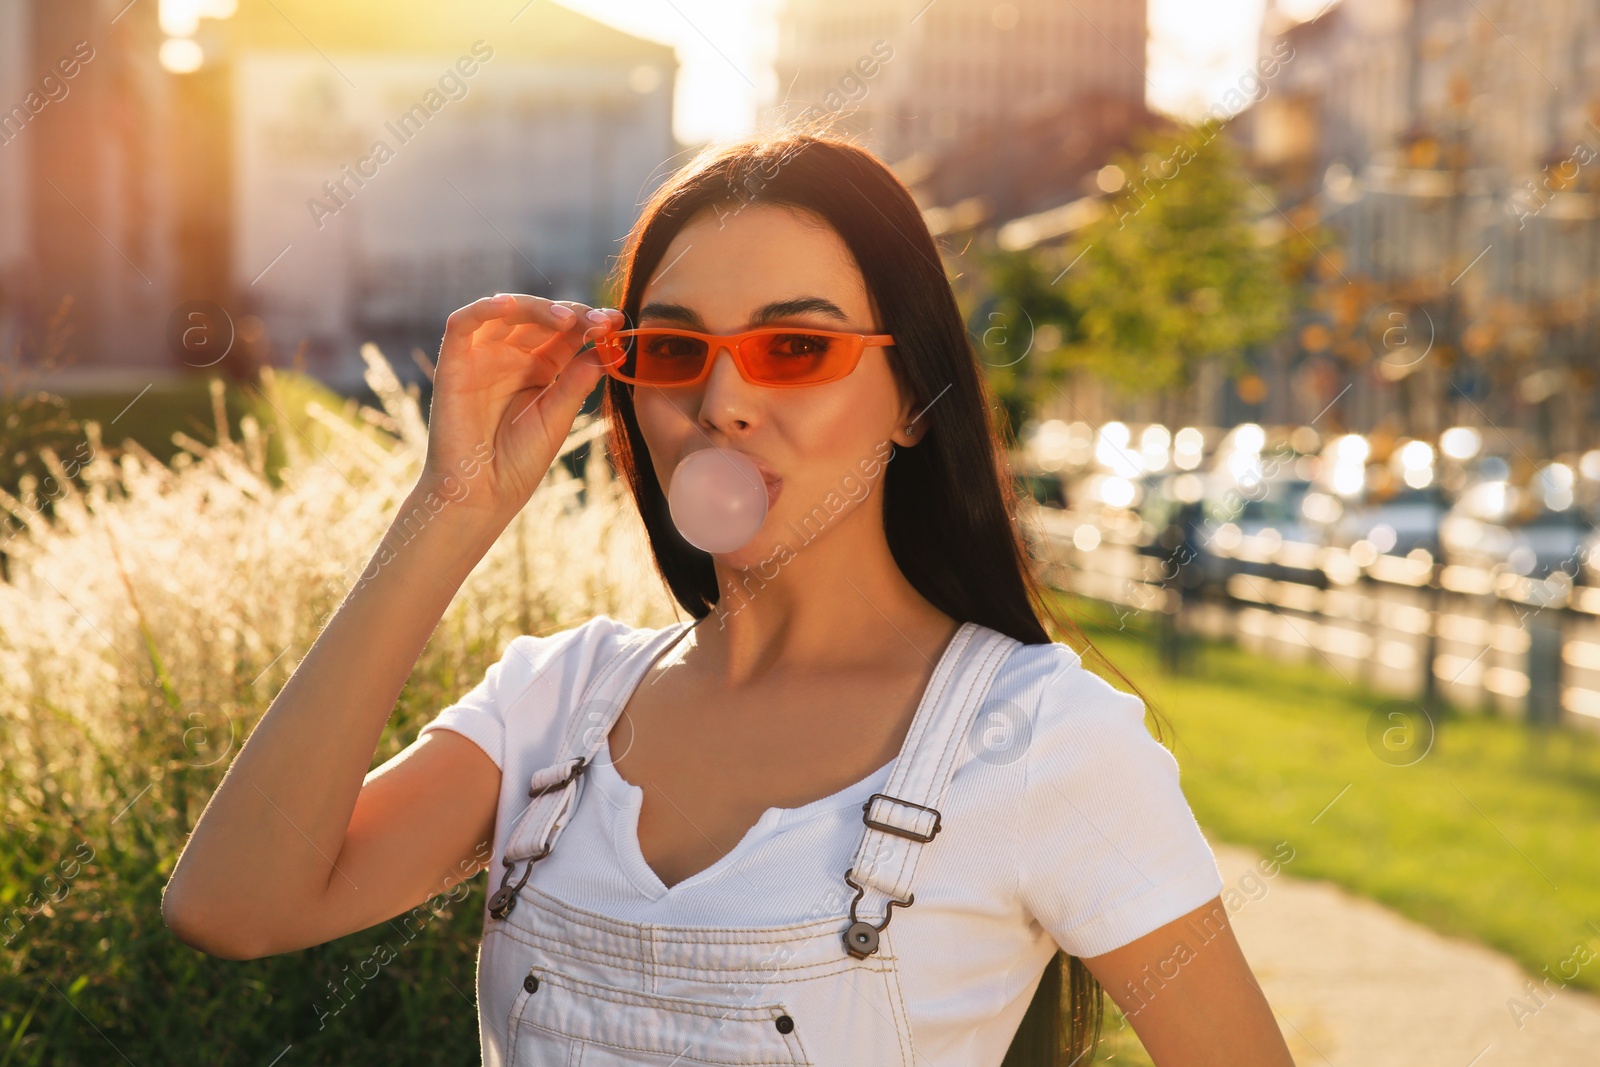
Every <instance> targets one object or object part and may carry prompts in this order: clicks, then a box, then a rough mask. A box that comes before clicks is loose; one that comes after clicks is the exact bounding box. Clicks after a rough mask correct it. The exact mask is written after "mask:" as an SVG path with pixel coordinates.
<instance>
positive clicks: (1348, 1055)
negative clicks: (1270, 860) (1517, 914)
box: [1213, 844, 1600, 1067]
mask: <svg viewBox="0 0 1600 1067" xmlns="http://www.w3.org/2000/svg"><path fill="white" fill-rule="evenodd" d="M1213 850H1214V851H1215V852H1216V855H1217V865H1218V866H1219V867H1220V868H1221V869H1222V877H1223V882H1224V885H1225V887H1232V888H1234V889H1237V890H1238V891H1239V892H1240V894H1241V895H1242V897H1243V898H1244V902H1243V903H1242V904H1240V905H1239V906H1238V908H1237V910H1236V911H1235V912H1234V913H1233V915H1232V917H1231V921H1232V923H1233V926H1234V931H1235V933H1236V934H1237V936H1238V938H1239V943H1240V944H1241V945H1242V946H1243V947H1244V952H1245V956H1246V958H1247V959H1249V961H1250V966H1251V968H1252V969H1253V970H1254V971H1255V973H1256V977H1257V978H1259V979H1260V981H1261V987H1262V989H1264V990H1265V991H1266V994H1267V999H1268V1000H1269V1001H1270V1002H1271V1003H1272V1007H1273V1009H1274V1010H1275V1011H1277V1013H1278V1018H1279V1021H1280V1023H1281V1024H1282V1029H1283V1031H1284V1034H1285V1036H1286V1037H1287V1039H1288V1041H1289V1047H1290V1049H1291V1050H1292V1051H1293V1053H1294V1059H1295V1063H1296V1064H1298V1065H1299V1067H1469V1065H1470V1067H1518V1065H1527V1067H1568V1065H1572V1067H1597V1065H1600V998H1596V997H1594V996H1591V995H1589V994H1585V993H1579V992H1577V991H1575V990H1572V989H1561V990H1558V991H1557V992H1556V993H1555V994H1554V995H1553V996H1550V995H1547V994H1545V992H1544V991H1543V990H1542V989H1541V990H1538V992H1539V994H1540V996H1541V997H1542V998H1543V999H1544V1006H1543V1007H1542V1008H1538V1007H1537V1001H1535V1000H1533V999H1531V998H1530V996H1529V993H1528V990H1527V988H1526V983H1527V982H1528V981H1529V980H1530V979H1532V978H1533V977H1534V976H1533V975H1531V974H1528V973H1525V972H1524V971H1523V970H1522V969H1521V968H1520V967H1519V966H1518V965H1517V964H1515V963H1513V962H1511V961H1510V960H1509V959H1507V958H1506V957H1504V956H1502V955H1500V954H1499V953H1498V952H1494V951H1492V950H1491V949H1487V948H1484V947H1482V946H1481V945H1476V944H1473V943H1471V942H1467V941H1460V940H1456V939H1453V938H1447V937H1444V936H1441V935H1440V934H1436V933H1434V932H1433V931H1432V930H1429V929H1427V928H1426V927H1423V926H1419V925H1418V924H1416V923H1414V922H1412V921H1411V920H1409V919H1405V918H1401V917H1400V916H1399V915H1397V914H1395V913H1394V912H1392V911H1390V910H1389V909H1387V908H1385V907H1383V906H1382V905H1379V904H1374V903H1372V902H1371V901H1369V900H1364V899H1362V898H1360V897H1356V896H1352V895H1351V894H1349V893H1347V892H1345V891H1344V890H1342V889H1339V888H1337V887H1336V886H1333V885H1331V884H1330V883H1327V882H1310V881H1302V880H1299V879H1296V878H1295V877H1293V873H1292V872H1293V870H1294V865H1293V863H1292V862H1291V863H1290V864H1288V865H1287V866H1285V867H1283V868H1281V869H1280V870H1279V872H1278V873H1277V874H1276V875H1275V876H1273V877H1271V878H1265V879H1261V878H1260V873H1261V872H1260V871H1259V869H1257V868H1256V863H1257V861H1258V858H1259V857H1258V856H1257V855H1256V854H1255V853H1254V852H1251V851H1248V850H1246V849H1241V848H1235V847H1233V846H1231V845H1222V844H1214V845H1213ZM1252 873H1253V874H1254V875H1255V876H1256V878H1257V879H1260V880H1259V881H1256V880H1252V879H1251V877H1250V876H1251V874H1252ZM1241 879H1245V880H1244V881H1243V882H1242V883H1241V881H1240V880H1241ZM1263 886H1264V887H1265V888H1264V890H1263V888H1262V887H1263ZM1224 892H1225V893H1226V889H1225V890H1224ZM1559 963H1560V961H1559V960H1552V961H1551V964H1552V967H1551V970H1552V972H1556V965H1557V964H1559ZM1588 966H1589V967H1594V966H1596V964H1595V963H1594V962H1591V963H1589V964H1588ZM1569 970H1570V966H1569ZM1512 998H1515V999H1517V1000H1519V1001H1522V1002H1523V1003H1524V1004H1526V1005H1527V1006H1528V1009H1529V1010H1530V1012H1531V1014H1525V1015H1523V1017H1522V1018H1521V1023H1522V1025H1521V1027H1520V1029H1519V1027H1518V1025H1517V1022H1518V1020H1517V1019H1515V1018H1513V1016H1512V1013H1511V1011H1510V1010H1509V1009H1508V1007H1507V1001H1508V1000H1510V999H1512ZM1534 1009H1537V1010H1534Z"/></svg>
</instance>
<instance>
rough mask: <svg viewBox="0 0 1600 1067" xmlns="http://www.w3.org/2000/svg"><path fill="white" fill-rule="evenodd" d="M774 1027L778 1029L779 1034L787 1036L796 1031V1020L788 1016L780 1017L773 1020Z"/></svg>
mask: <svg viewBox="0 0 1600 1067" xmlns="http://www.w3.org/2000/svg"><path fill="white" fill-rule="evenodd" d="M773 1025H775V1026H776V1027H777V1028H778V1033H780V1034H787V1033H788V1032H789V1031H791V1030H793V1029H794V1020H793V1019H791V1018H789V1017H788V1016H787V1015H780V1016H778V1017H777V1018H776V1019H774V1020H773Z"/></svg>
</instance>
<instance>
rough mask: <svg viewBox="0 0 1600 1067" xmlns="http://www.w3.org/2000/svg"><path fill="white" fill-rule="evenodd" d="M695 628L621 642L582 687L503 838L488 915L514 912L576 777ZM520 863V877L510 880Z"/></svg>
mask: <svg viewBox="0 0 1600 1067" xmlns="http://www.w3.org/2000/svg"><path fill="white" fill-rule="evenodd" d="M697 622H698V620H695V619H690V620H687V621H684V622H679V623H675V624H673V625H671V626H667V627H664V628H662V629H660V630H656V631H649V630H641V631H639V632H638V633H636V634H631V635H629V636H628V638H627V639H626V640H624V641H623V643H622V647H621V648H619V649H618V650H617V651H616V653H615V654H613V655H612V657H611V659H610V660H608V661H607V662H606V665H605V666H604V667H603V668H601V669H600V670H599V671H598V672H596V673H595V675H594V677H593V678H592V679H591V680H590V682H589V684H588V685H587V686H585V687H584V691H583V695H582V697H581V698H580V699H579V701H578V704H577V706H576V707H575V708H574V709H573V711H572V714H570V715H568V716H567V721H566V726H565V728H564V729H563V730H562V735H561V741H560V744H559V745H558V746H557V749H556V752H557V755H556V761H555V762H554V763H552V764H550V765H548V766H545V767H541V768H539V769H538V770H536V771H534V772H533V775H532V776H531V778H530V779H529V782H528V797H529V800H530V802H529V804H528V806H527V807H526V808H524V809H523V811H522V814H521V815H519V816H518V817H517V820H516V822H514V823H513V824H512V826H511V832H510V833H509V834H507V835H506V840H505V848H504V851H503V853H502V855H501V860H500V862H501V863H502V864H504V865H505V869H506V870H505V875H504V877H503V878H502V879H501V881H500V888H499V889H498V890H496V891H495V892H494V894H493V895H492V896H490V897H489V904H488V907H489V914H490V915H491V916H493V917H494V918H496V919H504V918H505V917H506V916H507V915H509V914H511V909H512V908H514V907H516V904H517V893H518V892H519V891H520V890H521V889H522V887H523V885H525V884H526V883H527V881H528V875H529V874H531V873H532V872H533V865H534V864H535V863H536V862H538V861H539V860H541V859H543V858H544V857H546V856H548V855H549V854H550V851H551V850H552V849H553V848H555V844H556V839H557V838H558V837H560V836H561V831H562V830H564V829H565V828H566V825H567V823H568V822H569V821H570V820H571V818H572V815H573V813H574V812H575V811H576V810H577V807H578V799H579V793H580V787H581V782H582V775H583V771H584V769H585V768H587V767H588V766H589V764H590V763H591V762H593V760H594V757H595V755H596V754H597V753H598V752H599V751H600V749H601V748H602V747H603V746H604V745H605V743H606V738H607V737H608V736H609V735H610V733H611V727H612V725H613V724H614V723H615V722H616V721H617V718H618V716H620V715H621V714H622V708H623V705H624V704H626V703H627V700H628V697H630V696H631V695H632V694H633V691H634V690H635V689H636V688H638V685H639V682H640V681H641V680H642V679H643V677H644V675H645V674H646V673H647V672H648V671H649V669H650V667H651V666H652V665H653V664H654V663H655V661H656V660H657V659H658V658H660V656H661V654H662V653H663V652H665V651H666V650H667V649H668V648H670V647H672V646H673V645H675V644H677V642H678V639H679V638H681V637H682V636H683V635H684V634H686V633H688V632H689V631H690V630H691V629H692V628H693V627H694V626H695V624H696V623H697ZM523 861H526V862H527V865H526V866H525V867H524V868H523V872H522V876H521V879H520V880H519V881H517V882H516V883H515V884H512V882H511V876H512V874H513V873H514V871H515V870H516V866H517V864H519V863H522V862H523Z"/></svg>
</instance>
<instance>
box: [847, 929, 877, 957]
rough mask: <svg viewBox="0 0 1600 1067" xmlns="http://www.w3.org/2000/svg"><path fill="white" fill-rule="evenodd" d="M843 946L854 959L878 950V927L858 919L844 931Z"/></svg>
mask: <svg viewBox="0 0 1600 1067" xmlns="http://www.w3.org/2000/svg"><path fill="white" fill-rule="evenodd" d="M844 947H845V949H846V950H847V951H848V952H849V953H850V955H852V956H854V957H855V958H856V959H858V960H859V959H865V958H866V957H868V956H870V955H872V954H873V953H874V952H876V951H878V928H877V927H876V926H873V925H872V924H871V923H869V922H866V921H862V920H858V921H856V922H853V923H851V924H850V927H849V929H847V930H846V931H845V932H844Z"/></svg>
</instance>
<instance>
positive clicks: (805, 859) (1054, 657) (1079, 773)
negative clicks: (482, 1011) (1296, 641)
mask: <svg viewBox="0 0 1600 1067" xmlns="http://www.w3.org/2000/svg"><path fill="white" fill-rule="evenodd" d="M635 632H636V630H635V629H634V628H633V627H630V626H629V625H627V624H626V623H623V622H620V621H618V620H616V619H613V618H611V617H610V616H608V615H599V616H596V617H595V618H593V619H591V620H589V621H588V622H586V623H584V624H582V625H581V626H577V627H574V628H572V629H569V630H564V631H561V632H559V633H555V634H550V635H547V636H544V637H532V636H521V637H517V638H514V639H513V640H512V641H511V642H510V645H509V646H508V648H507V649H506V652H505V654H504V655H503V656H502V658H501V659H500V660H499V661H498V662H497V663H495V664H493V665H491V666H490V668H489V670H488V672H487V674H486V675H485V677H484V679H483V681H482V682H480V683H479V684H478V685H477V686H476V687H475V688H473V689H472V691H471V692H469V693H467V694H466V695H465V696H463V697H462V698H461V699H460V700H459V701H458V702H457V703H455V704H453V705H451V706H449V707H447V708H445V709H444V710H442V711H441V712H439V714H438V715H437V716H436V717H435V718H434V719H433V720H432V721H431V722H429V723H427V724H426V725H425V726H424V727H423V728H422V731H420V732H419V736H420V733H425V732H427V731H428V730H433V729H447V730H453V731H456V732H458V733H461V734H464V735H465V736H467V737H468V738H470V739H472V740H473V741H475V742H476V743H477V744H478V745H479V746H480V747H482V748H483V750H484V751H485V752H487V753H488V754H489V756H490V757H491V758H492V759H493V760H494V761H495V764H496V765H497V766H499V768H500V769H501V772H502V774H503V775H504V777H503V779H502V787H501V791H500V806H499V809H498V822H497V824H496V834H497V843H498V845H503V844H504V842H503V836H504V834H505V833H506V832H507V830H508V828H509V827H510V826H511V824H512V822H513V821H514V819H515V817H516V816H517V815H518V814H520V813H521V812H522V810H523V809H524V808H525V807H526V806H527V804H528V798H527V782H528V780H529V778H530V776H531V775H532V774H533V772H534V771H536V770H538V769H539V768H541V767H545V766H548V765H550V764H552V763H554V762H555V761H556V758H557V752H556V746H557V744H558V743H559V741H560V736H561V731H560V728H559V726H560V724H561V723H562V722H563V721H564V717H565V716H566V715H568V714H571V713H572V711H573V709H572V707H571V702H572V701H574V700H575V699H576V698H577V695H578V694H579V693H581V692H582V690H583V687H584V686H585V685H586V683H587V682H588V681H589V679H590V678H591V677H592V675H593V674H594V672H596V671H598V670H599V669H600V668H601V667H603V666H604V665H605V663H606V662H607V661H608V660H609V659H610V658H611V656H612V655H613V654H614V653H615V652H616V651H617V649H618V647H619V646H620V645H621V643H622V642H623V640H624V639H626V638H627V637H628V636H629V635H630V634H632V633H635ZM985 708H986V709H990V710H992V709H1000V713H999V714H998V716H990V718H993V719H995V721H996V723H997V725H998V726H999V727H1000V728H1002V729H1010V730H1013V731H1014V732H1015V733H1014V735H1013V736H1012V737H1011V738H1009V739H1003V740H1004V741H1005V743H1002V744H998V745H995V746H993V747H985V746H983V745H964V746H961V753H962V755H961V756H960V757H959V765H958V766H957V769H956V771H955V776H954V778H953V779H952V781H951V784H950V790H949V793H948V794H947V796H946V798H945V802H944V803H943V804H942V805H941V811H942V812H943V824H942V825H943V829H942V830H941V831H940V834H939V837H938V839H937V841H936V842H935V843H932V844H930V845H928V846H927V847H926V848H925V849H924V851H923V854H922V858H921V861H920V863H919V865H918V867H917V873H916V879H915V883H914V885H913V887H912V888H913V891H914V892H915V894H916V901H915V904H914V905H913V906H911V907H907V908H896V909H895V911H894V916H893V923H894V933H895V945H896V950H897V953H898V955H899V957H900V962H899V970H900V981H901V984H902V990H903V992H904V995H905V1000H906V1005H905V1007H906V1011H907V1015H908V1017H909V1019H910V1021H911V1030H912V1033H911V1037H912V1040H913V1042H914V1044H915V1047H916V1049H917V1051H918V1062H919V1063H923V1062H926V1063H933V1064H947V1063H948V1064H957V1063H962V1064H971V1063H999V1062H1000V1059H1001V1056H1002V1054H1003V1053H1004V1051H1005V1049H1006V1048H1007V1047H1008V1046H1009V1045H1010V1043H1011V1038H1012V1036H1013V1035H1014V1034H1015V1032H1016V1029H1017V1026H1018V1024H1019V1023H1020V1022H1021V1019H1022V1015H1023V1012H1024V1011H1025V1010H1026V1009H1027V1006H1028V1001H1029V999H1030V998H1031V996H1032V994H1033V991H1034V989H1035V988H1036V986H1037V984H1038V980H1039V977H1040V975H1041V973H1042V972H1043V969H1044V966H1045V964H1046V963H1047V962H1048V961H1049V958H1050V957H1051V955H1053V954H1054V953H1055V951H1056V948H1057V946H1060V947H1061V948H1063V949H1065V950H1066V951H1067V952H1069V953H1072V954H1073V955H1077V956H1095V955H1098V954H1100V953H1103V952H1109V951H1110V950H1112V949H1114V948H1118V947H1120V946H1122V945H1125V944H1127V943H1128V942H1130V941H1132V940H1134V939H1135V938H1137V937H1140V936H1141V935H1143V934H1146V933H1148V932H1150V931H1151V930H1153V929H1155V928H1156V927H1158V926H1161V925H1163V924H1165V923H1167V922H1170V921H1171V920H1173V919H1175V918H1178V917H1179V916H1181V915H1183V914H1185V913H1187V912H1189V911H1192V910H1193V909H1195V908H1197V907H1199V906H1201V905H1202V904H1205V903H1206V902H1207V901H1209V900H1211V899H1212V898H1213V897H1215V896H1217V895H1218V894H1219V893H1220V892H1221V890H1222V876H1221V874H1220V873H1219V872H1218V870H1217V864H1216V860H1215V858H1214V856H1213V855H1212V852H1211V848H1210V846H1209V845H1208V844H1207V843H1206V840H1205V838H1204V837H1203V836H1202V835H1201V833H1200V828H1199V826H1198V825H1197V824H1196V822H1195V819H1194V815H1193V813H1192V812H1191V811H1190V808H1189V805H1188V802H1187V801H1186V800H1185V799H1184V796H1183V793H1182V791H1181V790H1180V789H1179V785H1178V765H1177V762H1176V761H1175V760H1174V759H1173V757H1172V754H1171V753H1170V752H1168V751H1167V749H1166V748H1164V747H1163V746H1162V745H1161V744H1160V742H1158V741H1156V739H1155V738H1154V737H1152V736H1151V735H1150V733H1149V731H1148V730H1147V729H1146V728H1145V725H1144V704H1143V702H1142V701H1141V700H1140V699H1139V698H1138V697H1136V696H1134V695H1132V694H1130V693H1124V692H1122V691H1120V690H1118V689H1115V688H1114V687H1112V686H1111V685H1110V684H1109V683H1107V682H1106V681H1105V680H1104V679H1102V678H1100V677H1099V676H1098V675H1096V674H1094V673H1093V672H1091V671H1089V670H1088V669H1086V668H1085V667H1083V666H1082V665H1081V663H1080V661H1079V657H1078V655H1077V653H1076V652H1074V651H1073V650H1072V649H1071V648H1070V647H1068V646H1067V645H1064V644H1036V645H1023V646H1021V647H1020V648H1018V649H1016V650H1015V652H1013V653H1012V654H1011V656H1010V657H1009V658H1008V659H1007V660H1006V661H1005V663H1004V664H1003V665H1002V667H1001V669H1000V671H999V673H998V674H997V675H996V676H995V679H994V683H993V685H992V687H991V689H990V690H989V693H988V696H987V698H986V700H985ZM601 751H602V755H601V756H600V757H597V759H596V760H595V762H594V763H593V764H592V765H591V767H590V769H589V770H588V772H586V773H587V775H588V776H589V783H588V787H587V788H586V789H585V790H584V791H583V792H582V793H581V794H580V800H579V803H578V806H577V810H576V812H575V813H574V814H573V816H572V818H571V821H570V823H569V824H568V825H567V827H566V829H565V830H564V831H563V832H562V834H561V836H560V838H559V840H558V841H557V842H556V846H555V850H554V851H553V852H552V853H551V854H550V856H549V857H548V858H546V859H544V860H541V861H539V862H538V863H536V864H534V866H533V872H532V874H531V876H530V879H529V882H530V884H532V885H536V886H537V887H538V888H539V889H541V890H543V891H544V892H547V893H549V894H551V895H553V896H555V897H558V898H561V899H562V900H565V901H567V902H568V903H571V904H574V905H577V906H580V907H583V908H586V909H588V910H590V911H596V912H600V913H602V914H605V915H608V916H611V917H613V918H615V919H618V920H622V921H627V922H636V923H660V924H674V925H704V926H722V927H726V926H775V925H781V924H785V923H791V922H800V921H805V920H808V919H811V918H813V917H814V916H813V915H812V914H811V912H812V909H813V908H814V904H815V902H816V901H817V900H818V899H822V898H824V897H825V896H826V895H827V894H828V893H830V892H835V893H836V892H837V891H838V890H839V888H840V886H842V885H843V881H842V875H843V873H844V872H845V871H846V870H847V869H848V868H849V867H850V865H851V862H852V859H853V857H854V854H855V851H856V847H857V845H858V844H859V843H860V840H861V835H862V833H863V831H864V829H865V827H864V826H863V825H862V822H861V805H862V803H863V802H864V801H865V800H866V799H867V798H868V797H869V796H870V795H871V794H872V793H874V792H877V791H878V790H880V789H882V788H883V786H884V785H885V784H886V783H887V781H888V778H889V772H890V769H891V766H892V764H885V765H884V766H883V767H881V768H879V769H878V770H877V771H875V772H874V773H873V774H871V775H869V776H868V777H866V778H864V779H862V780H861V781H859V782H857V783H855V784H854V785H851V786H847V787H846V788H844V789H842V790H840V791H839V792H837V793H834V794H833V795H831V796H827V797H823V798H821V799H819V800H815V801H813V802H811V803H809V804H805V805H803V806H801V807H798V808H768V809H767V810H766V811H765V812H764V813H763V814H762V816H761V818H760V819H759V820H758V821H757V822H756V824H755V825H754V826H752V827H751V828H750V830H749V831H748V832H747V833H746V834H745V836H744V837H743V838H742V839H741V840H740V841H739V843H738V844H737V845H736V846H735V847H734V848H733V849H732V851H730V852H728V853H727V854H726V855H724V856H723V857H722V858H721V859H719V860H717V861H716V862H715V863H713V864H712V865H711V866H710V867H708V868H706V869H705V870H703V871H700V872H698V873H696V874H694V875H693V876H691V877H689V878H687V879H685V880H684V881H682V882H679V883H677V884H676V885H674V886H672V887H671V888H667V887H665V886H664V885H662V883H661V881H660V879H659V878H657V877H656V875H655V874H654V872H653V871H652V870H651V869H650V867H649V865H648V864H647V863H645V861H644V857H643V855H642V853H641V852H640V849H639V845H638V836H637V826H638V815H639V809H640V806H641V804H642V802H643V797H644V794H643V791H642V790H641V789H640V788H639V787H638V786H636V785H632V784H629V783H628V782H626V781H625V780H624V779H623V778H622V777H621V775H620V774H618V772H617V771H616V769H615V768H614V767H612V766H611V765H610V763H609V762H608V761H607V760H606V759H605V758H604V749H602V750H601Z"/></svg>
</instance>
